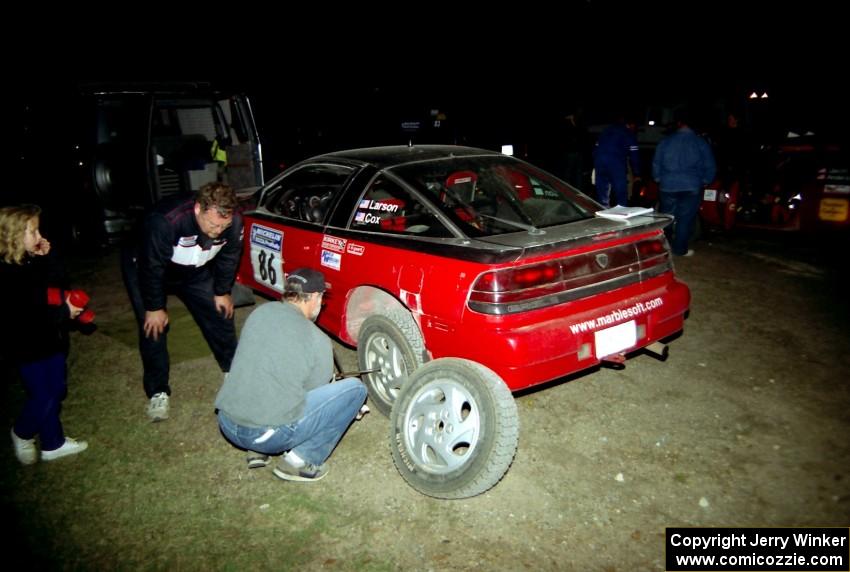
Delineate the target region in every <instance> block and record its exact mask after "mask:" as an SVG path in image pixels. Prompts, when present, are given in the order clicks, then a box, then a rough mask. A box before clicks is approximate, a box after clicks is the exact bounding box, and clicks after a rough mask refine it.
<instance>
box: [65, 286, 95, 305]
mask: <svg viewBox="0 0 850 572" xmlns="http://www.w3.org/2000/svg"><path fill="white" fill-rule="evenodd" d="M68 299H69V300H70V302H71V304H73V305H74V306H76V307H77V308H85V307H86V306H88V303H89V300H90V299H91V298H89V295H88V294H86V293H85V292H83V291H82V290H71V291H70V292H69V293H68Z"/></svg>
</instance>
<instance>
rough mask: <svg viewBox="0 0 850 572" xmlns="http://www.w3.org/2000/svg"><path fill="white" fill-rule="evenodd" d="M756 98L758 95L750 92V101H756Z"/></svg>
mask: <svg viewBox="0 0 850 572" xmlns="http://www.w3.org/2000/svg"><path fill="white" fill-rule="evenodd" d="M758 98H759V94H757V93H756V92H752V93H751V94H750V99H758Z"/></svg>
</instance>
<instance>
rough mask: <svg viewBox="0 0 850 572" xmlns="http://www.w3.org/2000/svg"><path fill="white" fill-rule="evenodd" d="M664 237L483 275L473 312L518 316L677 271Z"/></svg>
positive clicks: (471, 299) (475, 291) (473, 298)
mask: <svg viewBox="0 0 850 572" xmlns="http://www.w3.org/2000/svg"><path fill="white" fill-rule="evenodd" d="M672 268H673V266H672V264H671V261H670V249H669V246H668V245H667V241H666V239H665V238H664V235H663V234H659V235H657V236H654V237H651V238H648V239H644V240H640V241H638V242H631V243H627V244H622V245H617V246H612V247H608V248H603V249H599V250H593V251H590V252H585V253H582V254H576V255H573V256H567V257H564V258H559V259H557V260H549V261H546V262H540V263H537V264H530V265H527V266H518V267H514V268H503V269H500V270H491V271H489V272H485V273H483V274H481V275H480V276H479V277H478V278H477V279H476V280H475V282H474V283H473V285H472V289H471V290H470V293H469V302H468V305H469V308H470V309H472V310H475V311H477V312H482V313H485V314H499V315H501V314H515V313H517V312H525V311H528V310H533V309H536V308H543V307H546V306H552V305H555V304H560V303H562V302H568V301H570V300H576V299H578V298H583V297H585V296H591V295H593V294H598V293H600V292H604V291H608V290H613V289H615V288H620V287H623V286H626V285H628V284H633V283H635V282H640V281H642V280H646V279H649V278H652V277H653V276H658V275H659V274H662V273H664V272H667V271H669V270H672Z"/></svg>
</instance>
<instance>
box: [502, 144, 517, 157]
mask: <svg viewBox="0 0 850 572" xmlns="http://www.w3.org/2000/svg"><path fill="white" fill-rule="evenodd" d="M513 154H514V146H513V145H502V155H510V156H511V157H513Z"/></svg>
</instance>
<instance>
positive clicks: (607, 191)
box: [593, 119, 640, 207]
mask: <svg viewBox="0 0 850 572" xmlns="http://www.w3.org/2000/svg"><path fill="white" fill-rule="evenodd" d="M636 131H637V123H636V122H635V121H634V120H633V119H626V120H625V121H621V122H618V123H614V124H613V125H609V126H608V127H606V128H605V130H604V131H602V133H601V134H600V135H599V140H597V142H596V146H595V147H594V149H593V168H594V169H595V170H596V197H597V200H598V201H599V202H600V203H602V204H603V205H605V206H606V207H607V206H614V205H622V206H628V204H629V186H628V178H627V176H626V175H627V171H626V167H627V165H626V162H627V161H628V162H629V163H630V164H631V166H632V175H634V177H635V178H636V179H637V178H640V160H639V159H640V158H639V156H638V142H637V136H636V135H635V133H636ZM611 195H613V201H612V200H611ZM612 203H613V204H612Z"/></svg>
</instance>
